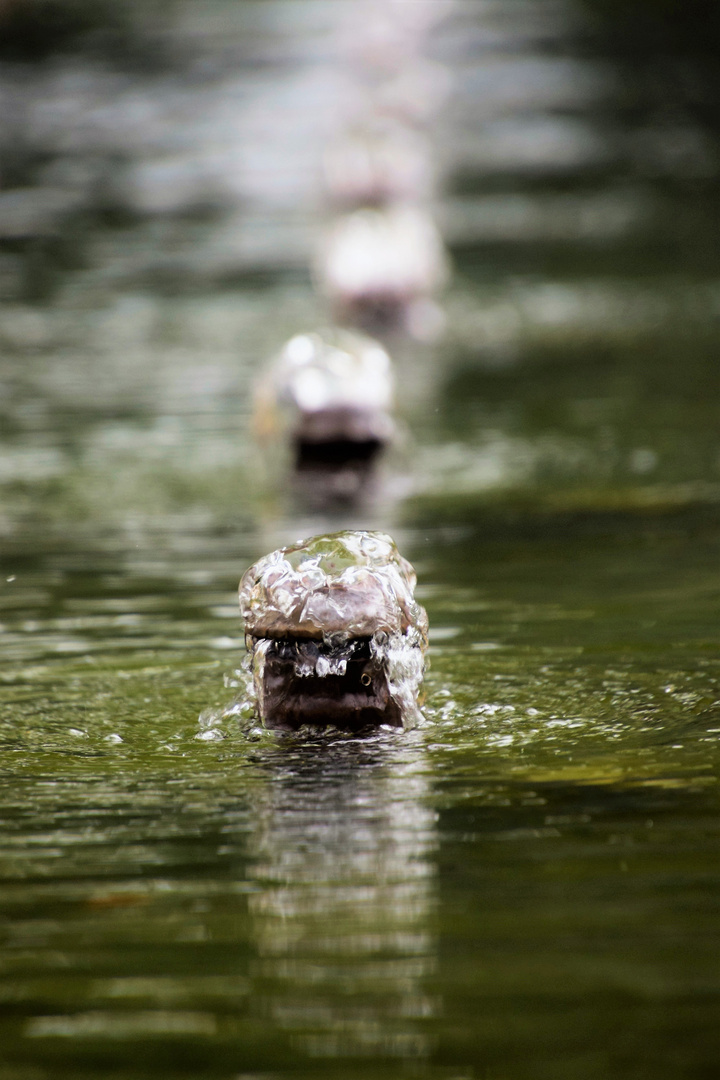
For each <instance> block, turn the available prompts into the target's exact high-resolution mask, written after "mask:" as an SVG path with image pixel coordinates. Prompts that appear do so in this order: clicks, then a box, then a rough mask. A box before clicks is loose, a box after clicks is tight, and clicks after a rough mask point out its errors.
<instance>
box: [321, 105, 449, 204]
mask: <svg viewBox="0 0 720 1080" xmlns="http://www.w3.org/2000/svg"><path fill="white" fill-rule="evenodd" d="M323 177H324V183H325V189H326V191H327V194H328V197H329V199H330V202H331V203H332V204H333V205H335V206H337V207H338V208H344V209H347V210H352V209H357V208H359V207H362V206H384V205H387V204H388V203H393V202H398V201H401V200H409V201H420V200H425V199H428V198H430V196H431V195H432V193H433V188H434V169H433V163H432V154H431V150H430V146H429V144H428V140H427V138H426V137H425V136H424V135H422V134H421V133H420V132H419V131H416V130H415V129H414V128H412V127H410V126H409V125H407V124H401V123H398V122H397V121H395V120H392V119H391V118H388V117H383V116H379V117H378V116H371V117H369V118H367V119H365V120H364V121H363V122H362V123H355V124H353V125H351V126H350V127H349V128H348V129H347V130H345V131H343V132H342V133H339V134H338V135H337V136H336V137H335V138H334V139H333V140H331V141H330V143H329V144H328V146H327V147H326V150H325V154H324V156H323Z"/></svg>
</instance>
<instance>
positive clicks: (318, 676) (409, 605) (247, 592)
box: [200, 532, 428, 738]
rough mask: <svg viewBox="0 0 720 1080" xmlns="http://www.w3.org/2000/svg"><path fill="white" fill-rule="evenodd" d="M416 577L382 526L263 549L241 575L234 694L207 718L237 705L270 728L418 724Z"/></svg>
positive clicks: (421, 659)
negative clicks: (243, 651)
mask: <svg viewBox="0 0 720 1080" xmlns="http://www.w3.org/2000/svg"><path fill="white" fill-rule="evenodd" d="M415 582H416V578H415V573H414V571H413V569H412V567H411V565H410V563H408V562H407V560H405V559H403V558H402V557H401V556H400V554H399V553H398V550H397V548H396V547H395V544H394V542H393V541H392V540H391V539H390V537H388V536H385V535H384V534H382V533H370V532H343V533H334V534H330V535H327V536H318V537H312V538H311V539H309V540H305V541H303V542H301V543H298V544H294V545H291V546H289V547H286V548H282V549H280V550H278V551H274V552H272V553H271V554H270V555H267V556H265V557H264V558H263V559H260V560H259V561H258V562H257V563H256V564H255V565H254V566H252V567H250V569H249V570H248V571H247V572H246V573H245V575H244V576H243V579H242V581H241V582H240V610H241V614H242V616H243V618H244V620H245V628H246V635H247V637H246V640H247V643H248V656H247V658H246V661H245V664H244V667H243V669H242V670H241V672H238V680H237V684H238V690H239V693H238V696H237V698H236V700H235V702H233V703H232V705H230V706H228V707H227V708H226V709H225V710H223V712H222V715H221V717H220V718H218V717H217V716H212V715H209V714H208V715H206V714H203V716H204V717H205V721H203V719H202V718H201V726H202V724H203V722H204V723H205V725H206V727H205V730H213V729H214V728H215V726H216V721H217V720H218V719H220V720H222V719H224V718H227V717H229V716H231V715H238V716H240V717H241V718H243V717H245V718H248V719H250V718H251V717H252V718H253V719H254V718H256V717H258V716H259V718H260V719H261V720H262V721H263V723H264V725H265V726H266V727H270V728H282V727H290V728H292V729H297V728H298V727H300V726H302V724H304V723H310V724H313V725H315V726H317V725H319V726H323V727H324V726H328V725H335V726H338V727H345V728H347V727H349V728H351V729H353V730H357V729H359V728H360V727H363V726H367V725H369V724H374V725H377V724H379V723H380V724H383V723H388V724H391V725H392V726H395V727H399V726H402V727H405V728H408V727H412V726H414V725H415V724H416V723H417V721H418V720H419V719H420V717H421V714H420V711H419V708H418V704H417V697H418V691H419V688H420V684H421V682H422V678H423V673H424V669H425V655H424V654H425V649H426V647H427V628H428V627H427V615H426V613H425V610H424V608H422V607H421V606H420V605H419V604H418V603H417V602H416V601H415V598H414V588H415ZM200 737H203V738H208V736H207V735H204V734H202V733H201V736H200Z"/></svg>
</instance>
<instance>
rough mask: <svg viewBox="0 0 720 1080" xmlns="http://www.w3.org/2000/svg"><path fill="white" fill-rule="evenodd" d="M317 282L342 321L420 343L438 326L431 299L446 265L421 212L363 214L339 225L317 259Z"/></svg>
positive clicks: (391, 209) (405, 207) (401, 208)
mask: <svg viewBox="0 0 720 1080" xmlns="http://www.w3.org/2000/svg"><path fill="white" fill-rule="evenodd" d="M315 276H316V279H317V284H318V288H319V290H320V292H321V293H323V294H324V295H325V296H326V297H327V299H328V301H329V302H330V304H331V306H332V309H333V314H334V316H335V318H336V319H337V320H338V321H339V322H345V323H348V324H350V325H353V326H358V327H360V328H361V329H363V330H366V331H367V332H368V333H377V334H382V333H384V332H392V331H401V332H405V333H408V334H410V336H412V337H415V338H419V339H424V338H432V337H433V336H435V334H436V333H437V331H438V329H439V328H440V326H441V323H442V316H441V314H440V312H439V309H438V308H437V305H436V304H435V303H434V300H433V298H434V296H435V294H436V293H437V292H438V291H439V290H440V289H441V287H442V286H443V285H444V284H445V282H446V280H447V277H448V259H447V255H446V252H445V247H444V244H443V241H442V238H441V237H440V233H439V232H438V230H437V228H436V226H435V223H434V221H433V219H432V217H431V216H430V214H429V213H428V212H427V211H426V210H424V209H422V208H421V207H419V206H413V205H410V204H404V203H403V204H395V205H393V206H388V207H385V208H364V209H361V210H357V211H355V212H354V213H352V214H347V215H345V216H344V217H341V218H339V219H338V220H337V221H336V222H335V224H334V225H333V227H332V228H331V229H330V231H329V233H328V234H327V236H326V237H325V239H324V242H323V243H322V244H321V246H320V249H319V251H318V253H317V258H316V260H315Z"/></svg>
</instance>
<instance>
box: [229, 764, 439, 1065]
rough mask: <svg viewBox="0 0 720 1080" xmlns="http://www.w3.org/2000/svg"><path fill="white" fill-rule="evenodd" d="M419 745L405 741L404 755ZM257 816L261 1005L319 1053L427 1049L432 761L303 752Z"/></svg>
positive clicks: (300, 1043) (397, 1053)
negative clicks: (421, 763) (428, 766)
mask: <svg viewBox="0 0 720 1080" xmlns="http://www.w3.org/2000/svg"><path fill="white" fill-rule="evenodd" d="M405 751H407V746H404V747H403V753H404V752H405ZM299 756H300V764H299V768H294V769H293V772H292V774H291V775H288V776H287V777H285V778H281V779H279V780H278V782H277V783H276V784H274V785H273V786H272V787H271V788H268V790H267V793H266V798H265V800H264V801H263V802H262V803H261V805H260V807H259V812H258V828H257V832H256V834H255V838H254V852H253V851H252V850H251V855H252V854H254V857H255V860H256V861H255V867H254V872H253V877H254V880H255V883H256V885H257V886H258V891H257V892H255V893H254V894H252V895H251V897H250V913H251V917H252V920H253V926H254V937H255V942H256V945H257V951H258V954H259V962H258V976H259V979H260V980H261V982H262V986H263V987H264V988H265V990H264V993H263V996H262V997H261V1002H262V1007H263V1009H264V1010H266V1011H267V1013H269V1015H270V1016H271V1018H272V1019H273V1020H274V1021H275V1022H276V1023H277V1024H278V1025H279V1026H280V1027H281V1028H282V1029H284V1030H286V1031H288V1032H290V1033H291V1035H292V1036H293V1039H294V1042H295V1044H296V1046H297V1048H298V1049H299V1050H302V1051H304V1052H305V1053H308V1054H310V1055H311V1056H317V1057H325V1056H328V1057H329V1056H351V1055H361V1056H362V1055H368V1056H370V1055H372V1056H376V1055H384V1056H389V1057H398V1058H417V1057H422V1056H425V1055H426V1054H427V1053H428V1050H429V1041H428V1037H427V1035H426V1033H425V1032H424V1031H423V1029H422V1021H423V1020H424V1019H425V1018H427V1017H430V1016H432V1015H433V1012H434V1005H433V1002H432V1000H430V999H429V998H428V996H427V992H426V990H425V988H424V986H423V981H424V980H425V979H427V978H428V976H429V975H430V974H431V973H432V971H433V968H434V942H433V939H432V937H431V935H430V933H429V931H428V927H427V920H428V916H429V913H430V908H431V903H432V887H433V886H432V877H433V873H434V868H433V865H432V863H431V861H430V858H431V852H432V850H433V847H434V814H433V812H432V810H430V809H428V808H427V807H426V806H425V805H424V799H425V796H426V792H427V783H426V779H425V776H424V775H423V773H422V772H421V771H420V769H419V768H418V767H417V765H416V766H415V767H413V766H408V765H407V763H406V759H405V757H404V756H403V758H402V759H400V758H399V757H396V756H395V755H394V754H393V753H392V751H390V752H389V753H383V752H382V751H377V750H373V749H371V748H369V747H359V746H358V744H357V743H355V744H347V743H345V744H343V745H336V746H332V745H330V744H326V745H321V746H318V745H317V743H313V744H312V745H304V746H302V747H301V748H300V754H299Z"/></svg>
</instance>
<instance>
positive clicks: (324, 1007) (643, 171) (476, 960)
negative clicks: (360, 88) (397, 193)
mask: <svg viewBox="0 0 720 1080" xmlns="http://www.w3.org/2000/svg"><path fill="white" fill-rule="evenodd" d="M604 6H605V5H602V4H601V3H599V2H598V3H596V4H595V3H591V2H590V0H588V3H586V4H577V5H575V4H569V3H568V4H566V3H563V2H552V3H550V2H545V0H534V2H533V3H529V2H527V3H525V2H521V0H517V2H513V3H494V2H490V3H483V4H475V3H473V2H471V3H463V2H462V0H458V2H456V3H453V4H450V3H448V4H447V5H443V8H444V12H443V13H444V14H445V16H446V17H445V20H444V21H442V22H438V23H437V24H436V25H435V27H434V28H433V30H432V37H431V42H432V47H431V48H430V49H429V50H428V54H429V55H428V59H429V61H431V67H430V68H427V67H425V68H424V69H422V70H423V71H424V73H425V74H424V75H423V79H422V80H421V81H420V83H417V82H416V83H415V84H414V85H415V86H416V88H417V86H418V85H420V86H421V87H422V88H424V93H425V96H424V97H423V96H422V95H420V97H418V96H417V93H415V94H414V96H413V100H415V101H421V102H422V101H424V102H426V104H427V107H428V109H429V111H430V112H431V113H432V109H433V108H435V109H440V112H439V113H437V114H436V119H435V120H432V119H428V118H427V117H424V118H422V117H421V118H420V120H415V121H413V122H414V123H419V124H422V125H424V128H423V132H422V133H423V138H425V139H427V140H428V142H429V143H430V145H431V146H432V147H433V150H434V154H435V159H434V177H433V179H432V183H431V184H430V188H432V186H433V184H434V185H435V188H436V193H435V194H432V193H431V194H430V195H429V196H427V197H429V198H431V199H432V200H433V201H432V210H433V213H434V214H435V217H436V220H437V221H438V223H439V225H440V227H441V231H442V234H443V236H444V237H445V239H446V242H447V243H448V244H449V247H450V254H451V261H452V267H453V269H452V277H451V279H450V281H449V284H448V286H447V288H446V291H445V293H444V294H443V296H442V297H441V299H440V306H441V307H442V308H443V310H444V321H445V330H444V333H443V334H442V335H441V336H439V337H433V336H432V335H430V337H429V338H422V335H421V340H415V341H411V342H408V341H407V340H402V339H401V338H399V337H397V336H396V337H395V338H393V336H392V335H388V337H387V341H386V344H387V348H388V351H389V352H390V354H391V356H392V358H393V361H394V364H395V368H396V384H397V398H398V418H397V423H398V431H399V432H401V433H402V438H400V439H399V440H398V442H399V445H398V446H397V448H396V451H395V453H396V457H395V458H393V459H392V460H388V461H387V462H385V463H384V464H383V466H382V469H381V471H380V473H379V477H378V484H377V488H376V489H375V490H374V491H373V497H372V499H370V500H369V501H368V502H367V504H366V505H363V506H361V507H358V508H355V509H353V508H352V507H349V506H342V507H340V508H335V509H334V510H332V511H331V512H330V511H328V510H327V509H324V508H318V507H317V505H315V504H312V503H307V504H303V501H302V499H298V498H297V496H298V491H297V490H296V489H293V490H292V491H288V490H285V489H283V487H282V485H277V484H275V485H274V484H272V483H269V482H268V481H267V479H266V478H265V477H263V478H262V479H261V478H260V477H259V473H258V470H257V468H256V452H255V451H254V450H253V448H252V445H251V437H250V424H251V412H252V408H253V397H252V387H253V386H254V385H255V382H256V379H257V377H258V375H259V373H260V372H261V370H262V369H264V366H265V364H266V363H267V361H268V360H269V358H271V357H273V356H275V355H277V354H278V352H279V350H280V349H281V348H282V346H283V345H284V343H285V342H286V341H288V340H291V339H292V337H293V335H296V334H307V333H311V332H314V331H315V330H317V329H318V328H319V327H323V326H326V325H327V323H328V318H329V315H328V312H327V309H326V307H325V304H324V301H323V300H322V298H319V297H318V294H317V293H316V291H315V289H314V284H313V281H312V277H311V273H310V269H309V267H310V266H311V265H312V259H313V257H314V254H315V252H316V245H317V244H318V242H319V238H320V237H321V235H322V231H323V228H324V227H325V226H326V225H327V223H328V214H329V211H328V208H327V201H326V200H327V196H326V195H324V194H323V192H322V161H323V153H324V151H325V148H326V147H327V146H328V145H330V143H331V139H332V138H333V137H335V136H337V135H338V133H340V134H341V133H342V130H343V125H344V123H345V120H346V119H347V116H348V115H350V116H352V115H353V110H355V109H356V106H357V102H356V98H355V97H353V86H352V80H351V79H350V75H349V70H350V68H349V65H348V64H346V63H344V62H341V61H340V60H339V59H338V57H341V56H347V55H348V50H350V52H352V48H351V46H352V45H353V43H354V42H355V41H356V40H358V35H357V32H356V31H357V26H358V25H362V23H363V12H365V11H366V10H369V9H366V8H365V7H364V5H363V4H361V3H359V2H358V3H357V4H356V3H354V2H353V3H350V2H348V3H346V4H338V3H336V2H335V0H328V2H324V0H317V2H315V0H313V2H308V3H304V4H298V3H296V2H295V0H266V2H259V0H258V2H244V3H243V4H227V3H223V2H221V0H216V2H215V0H214V2H213V3H212V4H209V5H201V6H200V7H202V8H203V10H202V12H201V11H200V7H198V6H196V5H187V4H168V5H166V6H162V5H152V6H151V5H148V6H147V10H146V11H145V13H144V15H142V14H141V15H137V16H136V19H139V22H138V23H137V25H135V24H133V27H134V29H133V32H132V33H130V32H129V30H123V36H122V42H123V44H122V49H120V50H119V51H118V52H112V51H111V50H110V51H108V50H109V46H107V45H106V44H104V43H105V42H106V41H108V40H109V41H111V43H112V42H116V43H117V41H119V40H120V39H119V38H118V37H117V33H119V31H117V32H115V31H114V33H116V36H115V37H112V35H111V36H110V38H106V37H103V36H102V35H100V36H99V37H98V36H92V35H93V34H95V33H96V32H95V31H92V34H91V44H92V47H90V44H88V40H86V39H85V38H83V39H82V42H81V43H82V51H81V52H80V53H77V52H73V48H74V44H73V42H74V40H75V39H73V38H72V37H70V38H69V39H62V41H63V43H64V44H63V49H64V51H61V52H58V51H53V50H50V53H49V55H48V56H47V57H46V58H45V59H44V61H43V62H42V63H38V62H34V63H33V64H28V63H27V59H26V58H25V59H23V57H18V56H17V55H14V56H8V55H7V52H6V51H3V56H4V57H5V58H4V60H3V62H2V65H1V66H0V93H1V94H2V99H3V108H2V109H1V110H0V143H1V145H2V150H3V153H2V184H3V190H2V191H0V238H1V241H2V243H1V247H0V296H1V298H2V306H1V308H0V347H1V349H2V360H1V367H0V383H1V384H2V385H1V390H2V392H1V394H0V416H1V418H2V436H1V439H2V442H1V446H0V623H1V624H2V634H1V636H0V645H1V648H2V657H1V664H0V772H1V773H2V781H3V785H2V795H0V819H1V820H2V827H1V829H0V909H1V910H2V915H3V921H2V930H1V931H0V933H1V934H2V937H1V938H0V941H1V945H0V1001H1V1002H2V1008H1V1009H0V1080H45V1078H48V1080H50V1078H52V1080H55V1078H58V1080H59V1078H67V1080H70V1078H72V1080H77V1078H78V1077H81V1078H82V1077H87V1078H88V1080H90V1078H94V1077H97V1076H99V1075H108V1076H113V1077H116V1078H118V1080H145V1078H147V1080H149V1078H150V1077H157V1076H159V1075H163V1076H165V1077H167V1076H192V1077H213V1078H214V1077H217V1078H237V1077H244V1078H246V1080H250V1078H251V1077H253V1078H256V1077H262V1078H266V1080H270V1078H273V1080H276V1078H279V1077H291V1076H292V1077H295V1078H307V1080H311V1078H312V1080H315V1078H317V1077H327V1078H338V1080H339V1078H340V1077H342V1078H343V1080H344V1078H347V1077H350V1078H357V1080H360V1078H365V1077H367V1076H368V1075H372V1076H373V1077H378V1078H387V1080H396V1078H397V1077H398V1076H403V1077H418V1078H430V1080H475V1078H477V1080H479V1078H483V1077H487V1078H493V1080H506V1078H513V1080H514V1078H523V1077H527V1078H528V1080H530V1078H532V1080H542V1078H544V1077H548V1078H550V1077H552V1078H553V1080H556V1078H557V1077H567V1078H576V1077H577V1078H578V1080H580V1078H582V1080H587V1078H598V1080H601V1078H602V1080H605V1078H609V1077H613V1078H616V1077H621V1078H623V1080H625V1078H627V1080H638V1078H644V1077H647V1076H657V1075H662V1076H663V1077H668V1078H672V1080H675V1078H677V1080H680V1078H682V1080H685V1078H687V1077H693V1078H697V1080H704V1078H705V1077H707V1078H710V1077H712V1076H714V1075H715V1071H716V1068H717V1061H718V1056H719V1054H720V1046H719V1045H718V1043H719V1041H720V1040H719V1038H718V1034H717V1013H718V1005H719V1003H720V1002H719V998H720V980H719V978H718V970H719V967H720V964H719V961H720V947H719V944H718V931H717V897H718V887H719V884H720V883H719V881H718V871H717V866H718V854H719V852H718V846H719V844H718V839H719V834H718V809H719V807H718V784H717V780H718V773H719V768H720V741H719V740H720V654H719V652H718V622H717V611H718V600H719V599H720V513H719V512H718V494H719V493H720V439H719V436H718V431H720V426H719V425H718V419H719V417H718V400H720V398H719V397H718V390H720V386H719V380H718V365H717V352H718V346H719V345H720V335H719V333H718V311H719V310H720V308H719V305H720V265H719V264H718V257H717V250H716V248H717V245H716V243H715V235H716V233H717V230H716V228H715V222H716V221H717V207H718V205H720V204H719V203H718V199H717V175H716V174H717V167H716V163H717V160H718V158H717V136H716V128H714V126H713V123H712V122H711V119H712V117H711V118H710V119H708V112H707V109H705V110H703V109H702V108H700V107H699V106H698V107H695V105H696V104H697V102H700V104H702V101H703V100H704V99H703V98H702V95H701V92H700V91H701V90H702V88H703V86H705V84H702V83H701V82H697V83H693V82H692V80H690V79H689V77H684V78H680V77H679V76H678V77H677V79H676V80H675V82H673V80H672V79H671V78H670V75H671V72H670V69H669V68H668V69H665V68H663V67H662V65H660V74H661V75H662V79H661V80H660V84H659V83H658V78H657V73H656V74H655V75H653V72H652V71H651V69H650V65H649V62H646V58H645V53H644V52H642V50H640V52H639V53H638V55H639V57H640V59H639V60H638V61H637V62H635V60H636V59H637V58H635V59H634V58H632V57H631V59H630V62H629V63H628V62H627V60H626V58H625V57H624V56H623V55H620V57H619V59H618V56H617V55H615V54H614V53H613V52H612V51H611V46H612V41H613V39H612V36H610V37H608V38H604V37H601V36H598V32H597V24H596V23H592V22H591V23H590V24H588V21H587V20H588V17H589V15H590V16H595V15H597V14H598V13H599V12H601V11H602V10H603V8H604ZM80 7H81V5H78V9H80ZM418 10H420V9H418ZM358 20H359V22H358ZM683 25H685V24H683ZM708 25H709V24H708ZM91 29H92V28H91ZM625 30H627V27H625ZM420 32H421V31H420V29H417V30H416V31H413V33H418V34H420ZM423 32H424V31H423ZM686 32H687V31H683V35H684V34H685V33H686ZM68 33H69V31H68ZM88 33H90V31H88ZM683 35H680V37H679V39H678V40H679V42H680V44H681V45H683V47H685V37H684V36H683ZM631 40H633V39H632V38H631V36H630V35H629V34H627V33H625V34H624V36H623V42H624V43H625V44H624V47H629V45H628V43H629V42H630V41H631ZM606 46H607V47H606ZM0 47H1V48H2V49H3V50H6V49H7V45H5V46H0ZM37 47H38V48H39V44H38V46H37ZM343 50H345V51H344V52H343ZM443 65H444V67H443ZM443 70H444V71H445V73H446V78H445V80H444V81H443V78H442V77H440V76H441V73H442V71H443ZM677 70H679V69H673V71H675V73H676V74H677ZM683 70H685V69H683ZM688 70H689V69H688ZM692 71H693V72H694V73H695V74H696V75H697V74H698V72H701V71H702V68H701V66H699V65H696V66H695V67H693V68H692ZM448 73H449V76H448ZM430 75H431V76H432V77H429V76H430ZM699 78H700V76H699V75H698V79H699ZM658 85H661V86H662V93H659V92H658V90H657V87H658ZM678 86H680V87H682V88H684V90H683V92H685V91H687V93H688V95H689V97H690V99H692V100H689V103H688V102H687V101H685V99H683V98H682V95H681V94H680V93H679V91H678V93H677V94H676V95H675V96H674V97H673V96H672V95H673V94H675V91H676V89H677V87H678ZM693 88H694V89H693ZM393 92H394V93H395V95H396V99H395V105H394V106H393V107H397V101H398V100H401V101H402V100H404V99H403V93H404V91H403V87H402V86H400V87H397V86H396V87H395V88H394V91H393ZM693 94H695V98H693V97H692V95H693ZM406 98H407V95H405V99H406ZM433 102H434V104H433ZM443 102H444V103H443ZM344 528H362V529H373V530H375V529H377V530H382V531H384V532H389V533H390V534H392V536H393V537H394V539H395V541H396V542H397V545H398V548H399V549H400V550H401V551H402V553H403V555H405V556H407V558H408V559H409V560H410V561H411V562H412V564H413V566H414V568H415V570H416V572H417V577H418V586H417V591H416V597H417V599H418V601H419V602H420V603H421V604H422V605H423V607H425V608H426V609H427V612H428V616H429V623H430V646H429V649H428V659H429V668H428V671H427V673H426V676H425V682H424V694H425V700H424V704H423V717H424V719H423V721H422V722H421V723H420V724H419V725H418V727H416V728H415V729H414V730H411V731H403V730H401V729H397V730H386V729H381V730H379V731H377V732H375V733H374V734H372V735H370V736H364V737H362V738H361V737H358V736H355V735H353V734H352V733H343V732H339V731H334V732H333V731H329V730H328V731H325V732H317V731H313V730H311V729H303V730H301V731H300V732H298V733H296V734H290V735H283V736H278V735H277V734H275V733H272V732H268V731H265V730H264V729H263V728H262V727H261V726H259V725H257V724H256V723H254V722H253V721H252V720H251V718H250V717H249V716H246V715H245V714H243V712H242V706H241V705H238V710H237V711H236V712H235V713H232V712H231V711H230V712H229V713H228V715H224V716H222V719H221V722H220V724H219V734H221V735H222V738H216V737H215V735H216V734H218V724H217V720H216V718H217V716H218V715H222V713H223V710H225V711H226V712H228V702H229V701H230V700H231V699H234V697H235V695H236V694H237V693H238V690H239V687H238V686H237V683H238V681H239V678H240V677H241V676H242V671H243V668H242V664H243V660H244V658H245V643H244V631H243V626H242V622H241V619H240V614H239V611H238V604H237V586H238V580H239V578H240V576H241V574H242V573H243V572H244V571H245V570H246V569H247V567H248V566H250V565H251V564H252V563H253V562H255V561H256V560H257V559H258V558H259V557H260V556H262V555H264V554H266V553H267V552H269V551H272V550H274V549H275V548H278V547H280V546H282V545H284V544H287V543H291V542H293V541H295V540H297V539H298V538H299V537H305V536H310V535H313V534H316V533H321V532H326V531H335V530H339V529H344ZM238 672H240V673H241V676H238ZM199 716H200V717H201V724H200V725H198V717H199ZM203 717H204V720H203V719H202V718H203ZM208 733H209V734H210V735H212V736H213V737H212V738H202V737H201V738H198V735H201V736H202V735H203V734H205V735H207V734H208Z"/></svg>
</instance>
